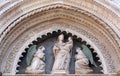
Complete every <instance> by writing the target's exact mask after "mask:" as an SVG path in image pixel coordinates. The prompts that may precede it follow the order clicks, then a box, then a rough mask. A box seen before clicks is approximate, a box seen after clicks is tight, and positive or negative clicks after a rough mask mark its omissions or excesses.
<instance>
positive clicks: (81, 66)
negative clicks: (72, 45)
mask: <svg viewBox="0 0 120 76" xmlns="http://www.w3.org/2000/svg"><path fill="white" fill-rule="evenodd" d="M76 52H77V55H76V56H75V58H76V61H75V73H76V74H89V73H92V72H93V70H92V69H91V68H90V67H89V60H88V59H87V57H86V56H85V54H84V53H83V52H82V50H81V49H80V48H77V49H76Z"/></svg>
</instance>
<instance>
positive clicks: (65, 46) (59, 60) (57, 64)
mask: <svg viewBox="0 0 120 76" xmlns="http://www.w3.org/2000/svg"><path fill="white" fill-rule="evenodd" d="M63 40H64V35H63V34H61V35H59V36H58V42H57V43H55V45H54V47H53V53H54V57H55V61H54V64H53V68H52V73H53V74H54V73H69V72H68V71H69V62H70V52H71V50H72V47H73V40H72V38H71V37H69V38H68V42H66V43H65V42H63Z"/></svg>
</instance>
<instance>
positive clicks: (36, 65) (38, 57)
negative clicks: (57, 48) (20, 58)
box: [25, 46, 45, 74]
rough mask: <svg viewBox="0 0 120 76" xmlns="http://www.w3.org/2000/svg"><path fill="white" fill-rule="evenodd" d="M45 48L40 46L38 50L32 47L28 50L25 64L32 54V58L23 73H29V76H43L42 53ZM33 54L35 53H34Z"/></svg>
mask: <svg viewBox="0 0 120 76" xmlns="http://www.w3.org/2000/svg"><path fill="white" fill-rule="evenodd" d="M44 50H45V48H44V47H43V46H40V47H39V48H38V50H36V47H34V46H32V48H30V49H29V50H28V51H29V52H28V54H27V63H28V64H29V61H30V58H31V55H32V54H34V55H33V56H32V60H31V63H30V65H29V66H28V67H27V68H26V71H25V73H31V74H38V73H39V74H43V73H44V72H45V63H44V60H45V54H44V52H43V51H44ZM34 52H35V53H34ZM28 57H29V59H28Z"/></svg>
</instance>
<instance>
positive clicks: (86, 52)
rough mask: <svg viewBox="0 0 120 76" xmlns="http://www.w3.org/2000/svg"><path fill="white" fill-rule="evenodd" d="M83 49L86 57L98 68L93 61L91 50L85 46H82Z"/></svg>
mask: <svg viewBox="0 0 120 76" xmlns="http://www.w3.org/2000/svg"><path fill="white" fill-rule="evenodd" d="M82 48H83V53H84V54H85V55H86V57H87V59H88V60H89V61H90V63H91V64H93V65H94V66H96V67H97V65H96V63H95V61H94V59H93V55H92V53H91V50H90V49H89V48H88V47H87V46H86V45H84V44H82Z"/></svg>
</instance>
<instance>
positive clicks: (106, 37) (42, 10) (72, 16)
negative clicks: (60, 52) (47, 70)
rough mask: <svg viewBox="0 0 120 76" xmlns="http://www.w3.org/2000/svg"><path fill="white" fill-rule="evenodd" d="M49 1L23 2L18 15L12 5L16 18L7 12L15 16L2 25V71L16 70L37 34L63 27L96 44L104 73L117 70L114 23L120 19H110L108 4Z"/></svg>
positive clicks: (0, 47)
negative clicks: (106, 7)
mask: <svg viewBox="0 0 120 76" xmlns="http://www.w3.org/2000/svg"><path fill="white" fill-rule="evenodd" d="M47 1H48V0H45V1H43V4H42V5H41V6H39V4H37V2H35V3H32V1H29V2H30V3H31V5H35V6H34V7H35V8H33V7H31V5H29V6H26V5H27V4H26V3H27V2H28V1H27V0H26V1H25V2H24V1H23V2H21V3H20V4H19V5H22V6H21V7H22V8H21V10H19V9H18V10H17V12H18V15H17V16H18V17H17V16H16V14H15V13H13V12H14V10H12V7H11V9H10V10H12V11H13V12H12V13H11V15H10V16H13V15H15V16H14V18H12V17H10V16H8V15H7V16H8V19H9V18H11V20H10V21H8V23H4V20H5V19H3V20H2V21H3V22H2V23H1V24H2V25H0V26H1V27H2V28H4V30H2V32H1V36H0V43H1V44H0V67H1V70H0V71H2V72H3V73H10V74H15V73H16V71H17V70H16V68H17V66H18V65H17V63H18V62H19V58H20V57H21V56H22V55H21V54H22V53H23V52H24V49H25V48H26V47H28V45H29V44H31V43H32V41H34V40H36V39H37V37H40V36H42V35H44V34H47V33H48V32H52V31H57V30H59V29H60V30H62V31H66V32H71V33H72V34H74V35H77V36H78V37H80V38H82V39H83V40H84V41H86V42H87V44H90V45H91V47H92V48H94V50H95V52H96V53H97V54H98V57H99V58H100V62H101V63H102V65H101V66H102V67H103V73H115V72H116V69H117V68H118V66H119V64H120V56H119V54H120V52H119V43H118V42H119V41H120V40H119V34H118V33H119V32H116V31H118V29H117V26H113V25H118V24H119V22H118V20H119V19H117V18H115V17H116V16H115V15H114V16H110V18H109V19H108V18H107V15H104V14H107V13H108V12H109V11H108V10H106V11H105V12H104V14H103V10H105V8H104V7H102V6H100V5H97V3H95V5H94V8H93V6H92V4H93V1H91V0H90V2H89V1H86V0H85V1H84V0H81V1H79V2H81V3H78V2H77V1H72V0H70V1H68V0H63V2H65V3H61V0H60V1H57V3H55V2H54V1H52V0H49V1H48V2H47ZM52 2H53V3H52ZM38 3H42V1H40V0H39V1H38ZM86 3H87V4H86ZM19 5H18V6H14V9H17V8H19ZM86 5H88V6H86ZM80 7H81V8H80ZM98 8H99V9H98ZM27 9H29V10H27ZM97 9H98V10H97ZM25 10H26V11H25ZM30 10H31V11H30ZM23 13H24V14H23ZM5 14H6V13H5ZM110 14H113V13H110ZM110 14H109V15H110ZM101 15H103V16H101ZM3 16H4V15H2V17H3ZM2 17H1V18H2ZM16 17H17V18H16ZM116 19H117V21H115V20H116ZM103 20H104V21H103ZM5 21H6V20H5ZM113 21H115V22H114V23H113ZM105 22H106V23H105ZM3 24H4V26H3ZM5 28H6V29H5ZM113 55H114V56H113Z"/></svg>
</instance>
